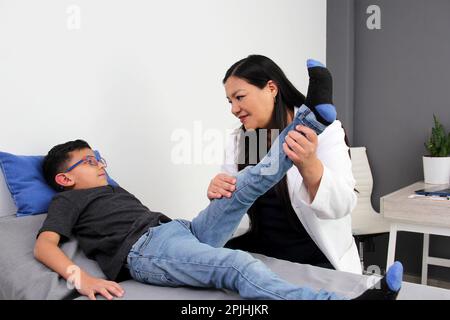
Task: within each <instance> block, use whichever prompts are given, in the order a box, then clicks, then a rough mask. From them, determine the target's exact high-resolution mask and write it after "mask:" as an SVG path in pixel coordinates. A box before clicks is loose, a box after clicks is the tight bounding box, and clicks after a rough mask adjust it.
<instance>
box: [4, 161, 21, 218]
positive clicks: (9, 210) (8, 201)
mask: <svg viewBox="0 0 450 320" xmlns="http://www.w3.org/2000/svg"><path fill="white" fill-rule="evenodd" d="M16 212H17V207H16V205H15V204H14V201H13V199H12V197H11V193H10V192H9V190H8V187H7V186H6V182H5V178H4V177H3V172H2V170H0V217H6V216H10V215H14V214H16Z"/></svg>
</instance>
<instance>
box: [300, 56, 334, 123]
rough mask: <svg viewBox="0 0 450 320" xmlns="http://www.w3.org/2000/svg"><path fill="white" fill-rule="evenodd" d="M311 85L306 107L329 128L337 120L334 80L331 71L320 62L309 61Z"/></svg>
mask: <svg viewBox="0 0 450 320" xmlns="http://www.w3.org/2000/svg"><path fill="white" fill-rule="evenodd" d="M307 65H308V74H309V85H308V94H307V95H306V100H305V105H306V106H307V107H308V108H309V109H311V111H312V112H313V113H314V115H315V116H316V118H317V120H318V121H319V122H321V123H322V124H324V125H326V126H328V125H329V124H330V123H332V122H333V121H334V120H336V109H335V107H334V105H333V78H332V76H331V73H330V71H329V70H328V69H327V68H326V67H325V66H324V65H323V64H322V63H320V62H319V61H315V60H311V59H310V60H308V62H307Z"/></svg>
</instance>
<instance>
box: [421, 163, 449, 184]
mask: <svg viewBox="0 0 450 320" xmlns="http://www.w3.org/2000/svg"><path fill="white" fill-rule="evenodd" d="M423 175H424V178H425V183H428V184H447V183H450V157H428V156H424V157H423Z"/></svg>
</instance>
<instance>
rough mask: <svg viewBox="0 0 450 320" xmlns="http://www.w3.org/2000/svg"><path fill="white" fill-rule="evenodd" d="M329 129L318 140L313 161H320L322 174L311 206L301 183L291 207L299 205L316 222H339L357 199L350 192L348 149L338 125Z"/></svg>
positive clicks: (351, 174) (351, 187)
mask: <svg viewBox="0 0 450 320" xmlns="http://www.w3.org/2000/svg"><path fill="white" fill-rule="evenodd" d="M329 129H330V130H329V131H328V132H326V131H327V130H326V131H324V132H323V133H322V136H319V145H318V148H317V157H318V158H319V159H320V160H321V162H322V164H323V167H324V171H323V176H322V179H321V181H320V185H319V189H318V191H317V194H316V196H315V198H314V200H313V201H312V202H311V199H310V196H309V193H308V190H307V188H306V186H305V184H304V183H303V181H302V183H301V185H300V187H299V190H294V192H295V193H294V195H293V198H294V199H293V202H294V203H293V204H294V205H295V203H297V204H298V201H301V202H302V204H303V205H307V206H309V207H310V208H311V209H312V210H313V211H314V212H315V214H316V215H317V217H318V218H320V219H339V218H342V217H344V216H346V215H348V214H350V213H351V212H352V211H353V209H354V208H355V206H356V202H357V197H356V194H355V192H354V188H355V179H354V178H353V173H352V163H351V159H350V156H349V148H348V146H347V145H346V143H345V140H344V130H343V129H342V127H341V125H340V122H338V123H335V124H334V125H333V126H332V127H331V126H330V128H329ZM325 133H326V134H325Z"/></svg>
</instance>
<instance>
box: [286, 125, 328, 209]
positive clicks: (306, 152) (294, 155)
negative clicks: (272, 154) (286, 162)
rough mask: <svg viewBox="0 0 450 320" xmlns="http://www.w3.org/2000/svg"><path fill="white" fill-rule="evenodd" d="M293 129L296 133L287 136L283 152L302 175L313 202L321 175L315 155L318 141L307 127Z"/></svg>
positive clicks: (319, 162) (320, 167) (321, 171)
mask: <svg viewBox="0 0 450 320" xmlns="http://www.w3.org/2000/svg"><path fill="white" fill-rule="evenodd" d="M295 129H296V130H297V131H295V130H292V131H290V132H289V133H288V134H287V136H286V139H285V142H284V143H283V150H284V152H285V153H286V155H287V156H288V157H289V159H291V160H292V162H294V165H295V166H296V167H297V169H298V171H299V172H300V174H301V175H302V177H303V181H304V183H305V184H306V187H307V188H308V192H309V195H310V198H311V201H313V200H314V198H315V196H316V193H317V190H318V189H319V186H320V181H321V179H322V175H323V165H322V162H321V161H320V160H319V159H318V158H317V154H316V151H317V145H318V143H319V139H318V137H317V134H316V133H315V131H314V130H312V129H310V128H308V127H305V126H300V125H299V126H297V127H296V128H295ZM302 133H303V134H302Z"/></svg>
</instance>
